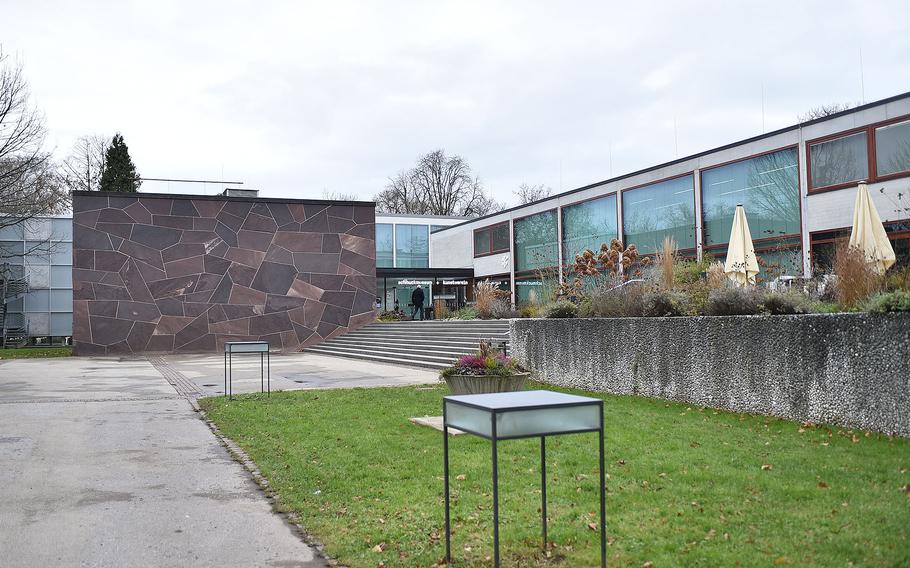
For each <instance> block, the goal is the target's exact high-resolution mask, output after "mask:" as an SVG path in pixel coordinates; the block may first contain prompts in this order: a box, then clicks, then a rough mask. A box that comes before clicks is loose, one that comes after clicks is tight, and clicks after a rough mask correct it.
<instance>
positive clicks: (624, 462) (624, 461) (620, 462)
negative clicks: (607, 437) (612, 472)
mask: <svg viewBox="0 0 910 568" xmlns="http://www.w3.org/2000/svg"><path fill="white" fill-rule="evenodd" d="M616 463H618V464H619V465H626V460H619V461H618V462H616Z"/></svg>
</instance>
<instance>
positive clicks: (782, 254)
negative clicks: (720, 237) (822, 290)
mask: <svg viewBox="0 0 910 568" xmlns="http://www.w3.org/2000/svg"><path fill="white" fill-rule="evenodd" d="M788 242H789V241H788ZM711 255H712V256H713V258H714V260H716V261H718V262H726V260H727V249H726V247H724V248H722V249H717V250H712V251H711ZM755 256H757V257H758V259H759V276H760V277H761V278H762V279H765V280H769V279H771V278H776V277H778V276H802V275H803V254H802V248H801V247H799V246H789V247H778V248H774V249H766V250H756V251H755Z"/></svg>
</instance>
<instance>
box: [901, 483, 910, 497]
mask: <svg viewBox="0 0 910 568" xmlns="http://www.w3.org/2000/svg"><path fill="white" fill-rule="evenodd" d="M901 491H903V492H904V493H906V494H907V495H910V485H904V486H903V487H901Z"/></svg>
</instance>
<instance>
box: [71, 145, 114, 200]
mask: <svg viewBox="0 0 910 568" xmlns="http://www.w3.org/2000/svg"><path fill="white" fill-rule="evenodd" d="M110 140H111V137H110V136H102V135H99V134H92V135H89V136H81V137H79V138H78V139H77V140H76V143H75V144H74V145H73V150H72V152H70V155H69V156H67V158H66V159H65V160H63V163H62V164H60V171H61V175H62V176H63V180H64V182H65V183H66V186H67V187H68V188H69V189H70V190H72V191H98V190H99V189H100V188H101V173H102V172H103V171H104V163H105V159H106V154H107V149H108V147H109V146H110V144H111V143H110Z"/></svg>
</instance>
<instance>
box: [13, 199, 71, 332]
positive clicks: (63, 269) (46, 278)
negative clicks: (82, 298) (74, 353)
mask: <svg viewBox="0 0 910 568" xmlns="http://www.w3.org/2000/svg"><path fill="white" fill-rule="evenodd" d="M72 241H73V223H72V219H71V218H69V217H64V216H61V217H38V218H30V219H27V220H25V221H22V222H19V223H12V224H9V223H4V226H3V228H0V258H2V261H0V262H2V263H3V264H2V268H0V281H2V282H3V283H4V288H5V289H6V290H7V292H8V293H4V294H3V298H2V302H3V304H2V306H0V320H2V322H0V327H2V332H0V333H2V335H0V338H2V343H3V345H4V346H11V345H19V344H21V343H31V344H34V345H69V344H70V342H71V336H72V334H73V276H72V272H73V271H72V264H73V243H72ZM16 282H22V283H24V284H26V286H23V287H18V288H15V287H14V286H11V285H10V284H11V283H16ZM12 290H15V291H12Z"/></svg>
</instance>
